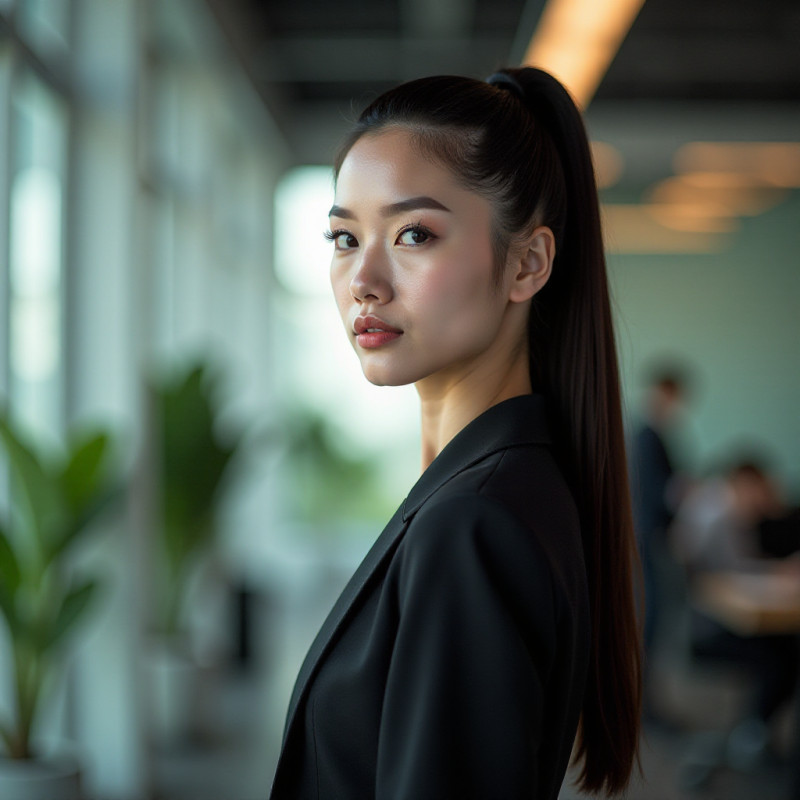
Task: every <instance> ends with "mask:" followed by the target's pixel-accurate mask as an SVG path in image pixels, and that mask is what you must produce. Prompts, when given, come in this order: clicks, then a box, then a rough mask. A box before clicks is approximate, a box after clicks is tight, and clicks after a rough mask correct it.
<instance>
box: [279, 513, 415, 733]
mask: <svg viewBox="0 0 800 800" xmlns="http://www.w3.org/2000/svg"><path fill="white" fill-rule="evenodd" d="M405 527H406V524H405V523H404V521H403V518H402V505H401V506H400V508H398V509H397V511H396V512H395V515H394V516H393V517H392V518H391V519H390V520H389V522H388V523H387V525H386V527H385V528H384V529H383V532H382V533H381V535H380V536H379V537H378V538H377V540H376V541H375V544H374V545H372V547H371V548H370V550H369V552H368V553H367V555H366V556H365V557H364V560H363V561H362V562H361V564H360V565H359V567H358V569H357V570H356V571H355V573H354V574H353V577H352V578H351V579H350V580H349V581H348V583H347V585H346V586H345V587H344V589H343V591H342V593H341V595H339V599H338V600H337V601H336V603H335V604H334V606H333V608H332V609H331V612H330V614H328V617H327V619H326V620H325V622H323V623H322V627H321V628H320V630H319V633H318V634H317V636H316V638H315V639H314V642H313V643H312V645H311V647H310V649H309V651H308V655H306V658H305V661H304V662H303V666H302V667H301V668H300V673H299V674H298V676H297V681H296V683H295V686H294V690H293V691H292V697H291V700H290V701H289V710H288V712H287V714H286V726H285V728H284V737H283V738H284V745H285V743H286V739H287V735H288V733H289V729H290V728H291V726H292V723H293V721H294V717H295V715H296V713H297V709H298V707H299V705H300V701H301V700H302V699H303V697H304V695H305V693H306V690H307V689H308V685H309V682H310V681H311V678H312V677H313V676H314V673H315V672H316V669H317V666H318V665H319V663H320V661H321V659H322V658H323V656H324V655H325V653H326V652H327V651H328V648H329V647H330V645H331V643H332V642H333V639H334V637H335V636H336V633H337V631H338V630H339V629H340V628H341V626H342V624H343V623H344V621H345V619H346V618H347V615H348V612H349V611H350V609H351V608H352V607H353V604H354V603H355V601H356V599H357V598H358V596H359V594H361V592H362V590H363V589H364V587H365V586H366V585H367V583H368V582H369V579H370V577H371V576H372V574H373V573H374V572H375V570H376V569H377V568H378V567H379V566H380V564H381V563H382V562H383V561H384V559H385V558H386V557H387V556H389V555H390V554H391V552H392V551H393V549H394V548H393V546H394V544H395V542H396V541H397V540H398V538H399V537H400V534H401V533H402V532H403V531H404V530H405Z"/></svg>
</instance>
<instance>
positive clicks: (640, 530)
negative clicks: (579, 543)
mask: <svg viewBox="0 0 800 800" xmlns="http://www.w3.org/2000/svg"><path fill="white" fill-rule="evenodd" d="M687 395H688V379H687V377H686V373H685V371H684V370H682V369H680V368H678V367H677V366H676V365H672V364H659V365H657V366H654V367H652V368H651V369H650V371H649V374H648V381H647V387H646V394H645V402H644V410H643V414H642V416H643V419H642V423H641V425H640V427H639V428H638V430H636V432H635V434H634V436H633V438H632V441H631V443H630V448H629V450H630V461H631V465H630V475H631V499H632V501H633V518H634V528H635V530H636V540H637V544H638V546H639V556H640V559H641V563H642V577H643V580H644V653H645V662H644V667H645V669H644V702H643V705H644V715H645V719H646V720H647V721H648V722H652V723H659V724H666V723H667V721H666V720H664V719H663V718H662V716H661V714H660V713H658V712H657V711H656V706H657V703H656V702H655V698H654V697H653V695H654V693H655V688H654V687H653V685H652V681H651V680H650V678H649V676H650V674H651V670H650V667H651V666H652V665H651V661H652V655H653V647H654V642H655V641H656V637H657V635H658V633H659V631H660V626H661V624H662V617H663V615H664V611H665V607H666V606H667V605H668V594H669V593H668V589H667V587H666V586H665V584H666V583H667V581H666V580H665V579H664V577H663V573H664V572H665V570H664V565H665V563H666V562H667V561H668V560H669V558H670V556H669V550H668V548H667V544H666V533H667V530H668V528H669V525H670V523H671V522H672V518H673V515H674V512H675V508H676V506H677V504H678V501H679V498H680V496H681V494H682V492H683V486H684V484H685V478H684V477H683V476H682V475H681V474H680V472H679V471H678V468H677V459H676V457H675V454H674V453H672V452H671V448H670V446H669V439H670V434H671V432H672V429H674V427H675V426H676V425H677V424H678V420H679V418H680V412H681V410H682V408H683V407H684V404H685V401H686V398H687Z"/></svg>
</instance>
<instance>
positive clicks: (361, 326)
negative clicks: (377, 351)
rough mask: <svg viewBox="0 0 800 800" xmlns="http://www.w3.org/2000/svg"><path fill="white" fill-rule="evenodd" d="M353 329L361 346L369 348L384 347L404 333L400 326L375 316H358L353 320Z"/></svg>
mask: <svg viewBox="0 0 800 800" xmlns="http://www.w3.org/2000/svg"><path fill="white" fill-rule="evenodd" d="M353 331H354V333H355V335H356V341H357V342H358V345H359V347H363V348H365V349H367V350H371V349H373V348H375V347H382V346H383V345H385V344H388V343H389V342H391V341H394V340H395V339H398V338H400V336H402V335H403V331H402V330H400V329H399V328H395V327H394V326H393V325H389V323H388V322H384V321H383V320H382V319H380V318H379V317H373V316H364V317H356V318H355V321H354V322H353Z"/></svg>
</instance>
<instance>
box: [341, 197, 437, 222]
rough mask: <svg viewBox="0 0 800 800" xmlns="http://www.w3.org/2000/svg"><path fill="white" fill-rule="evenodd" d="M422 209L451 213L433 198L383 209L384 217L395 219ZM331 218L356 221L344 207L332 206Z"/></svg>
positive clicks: (391, 204)
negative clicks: (398, 215)
mask: <svg viewBox="0 0 800 800" xmlns="http://www.w3.org/2000/svg"><path fill="white" fill-rule="evenodd" d="M420 208H430V209H433V210H435V211H448V212H449V211H450V209H449V208H448V207H447V206H444V205H442V204H441V203H440V202H439V201H438V200H434V199H433V198H432V197H427V196H421V197H410V198H409V199H408V200H398V202H396V203H390V204H389V205H388V206H383V208H381V216H382V217H393V216H395V215H396V214H403V213H405V212H407V211H416V210H417V209H420ZM328 216H329V217H339V219H355V218H356V215H355V214H354V213H353V212H352V211H350V210H349V209H347V208H342V206H336V205H335V206H332V207H331V210H330V211H329V212H328Z"/></svg>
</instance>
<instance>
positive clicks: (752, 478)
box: [672, 458, 800, 766]
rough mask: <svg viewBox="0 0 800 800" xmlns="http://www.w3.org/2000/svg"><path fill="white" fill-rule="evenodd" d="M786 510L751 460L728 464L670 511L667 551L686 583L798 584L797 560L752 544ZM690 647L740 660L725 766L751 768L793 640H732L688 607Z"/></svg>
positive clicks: (796, 654)
mask: <svg viewBox="0 0 800 800" xmlns="http://www.w3.org/2000/svg"><path fill="white" fill-rule="evenodd" d="M786 512H787V509H786V507H785V504H784V501H783V498H782V496H781V492H780V489H779V487H778V485H777V483H776V482H775V480H774V479H773V478H772V477H771V476H770V475H769V474H768V472H767V470H766V469H765V468H764V467H763V466H761V465H760V463H759V462H758V461H756V460H754V459H752V458H746V459H739V460H737V461H735V462H734V463H733V464H732V466H731V467H729V468H728V469H727V470H726V471H725V472H724V474H723V475H721V476H719V477H712V478H710V479H708V480H706V481H705V482H703V483H702V484H700V485H699V486H697V487H695V489H694V490H693V491H692V492H691V493H690V494H689V495H688V496H687V498H686V500H685V501H684V502H683V503H682V504H681V506H680V508H679V509H678V513H677V515H676V519H675V523H674V527H673V532H672V539H673V546H674V548H675V552H676V554H677V556H678V558H679V559H680V560H681V561H682V563H684V564H685V565H686V567H687V570H688V573H689V579H690V584H691V582H692V581H693V580H696V579H697V578H698V577H699V576H702V575H705V574H708V573H713V572H739V573H758V574H765V575H770V574H773V575H784V574H790V575H796V576H797V578H798V580H800V559H798V558H797V557H790V558H786V559H782V558H771V557H768V556H765V554H764V553H763V552H762V551H761V549H760V547H759V532H758V531H759V527H760V526H761V525H762V523H763V522H764V520H769V519H777V518H779V517H781V516H783V515H785V514H786ZM691 646H692V652H693V654H694V655H696V656H699V657H701V658H712V659H723V660H728V661H731V662H734V663H740V664H742V665H743V666H745V667H746V668H747V669H748V671H749V672H750V674H751V676H752V692H751V696H750V698H749V699H748V701H747V707H746V709H745V715H744V718H743V720H742V721H741V722H740V723H739V724H738V725H737V727H736V728H735V729H734V730H733V732H732V733H731V736H730V738H729V743H728V747H729V758H730V761H731V763H732V764H743V765H745V766H748V765H752V764H755V763H757V762H758V761H759V760H760V759H761V758H762V757H763V756H764V754H765V753H766V752H767V748H768V744H769V726H770V723H771V721H772V719H773V718H774V716H775V713H776V712H777V711H778V710H779V709H780V708H781V707H782V706H783V705H784V704H785V703H786V702H788V701H789V700H790V699H791V698H792V696H793V694H794V692H795V689H796V687H797V682H798V677H800V647H799V646H798V638H797V636H795V635H792V634H786V635H753V636H740V635H738V634H737V633H734V632H733V631H731V630H729V629H728V628H727V627H725V626H724V625H722V624H721V623H720V622H718V621H717V620H715V619H712V618H711V617H710V616H708V615H707V614H705V613H703V612H702V611H700V610H698V609H697V608H693V609H692V618H691Z"/></svg>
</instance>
